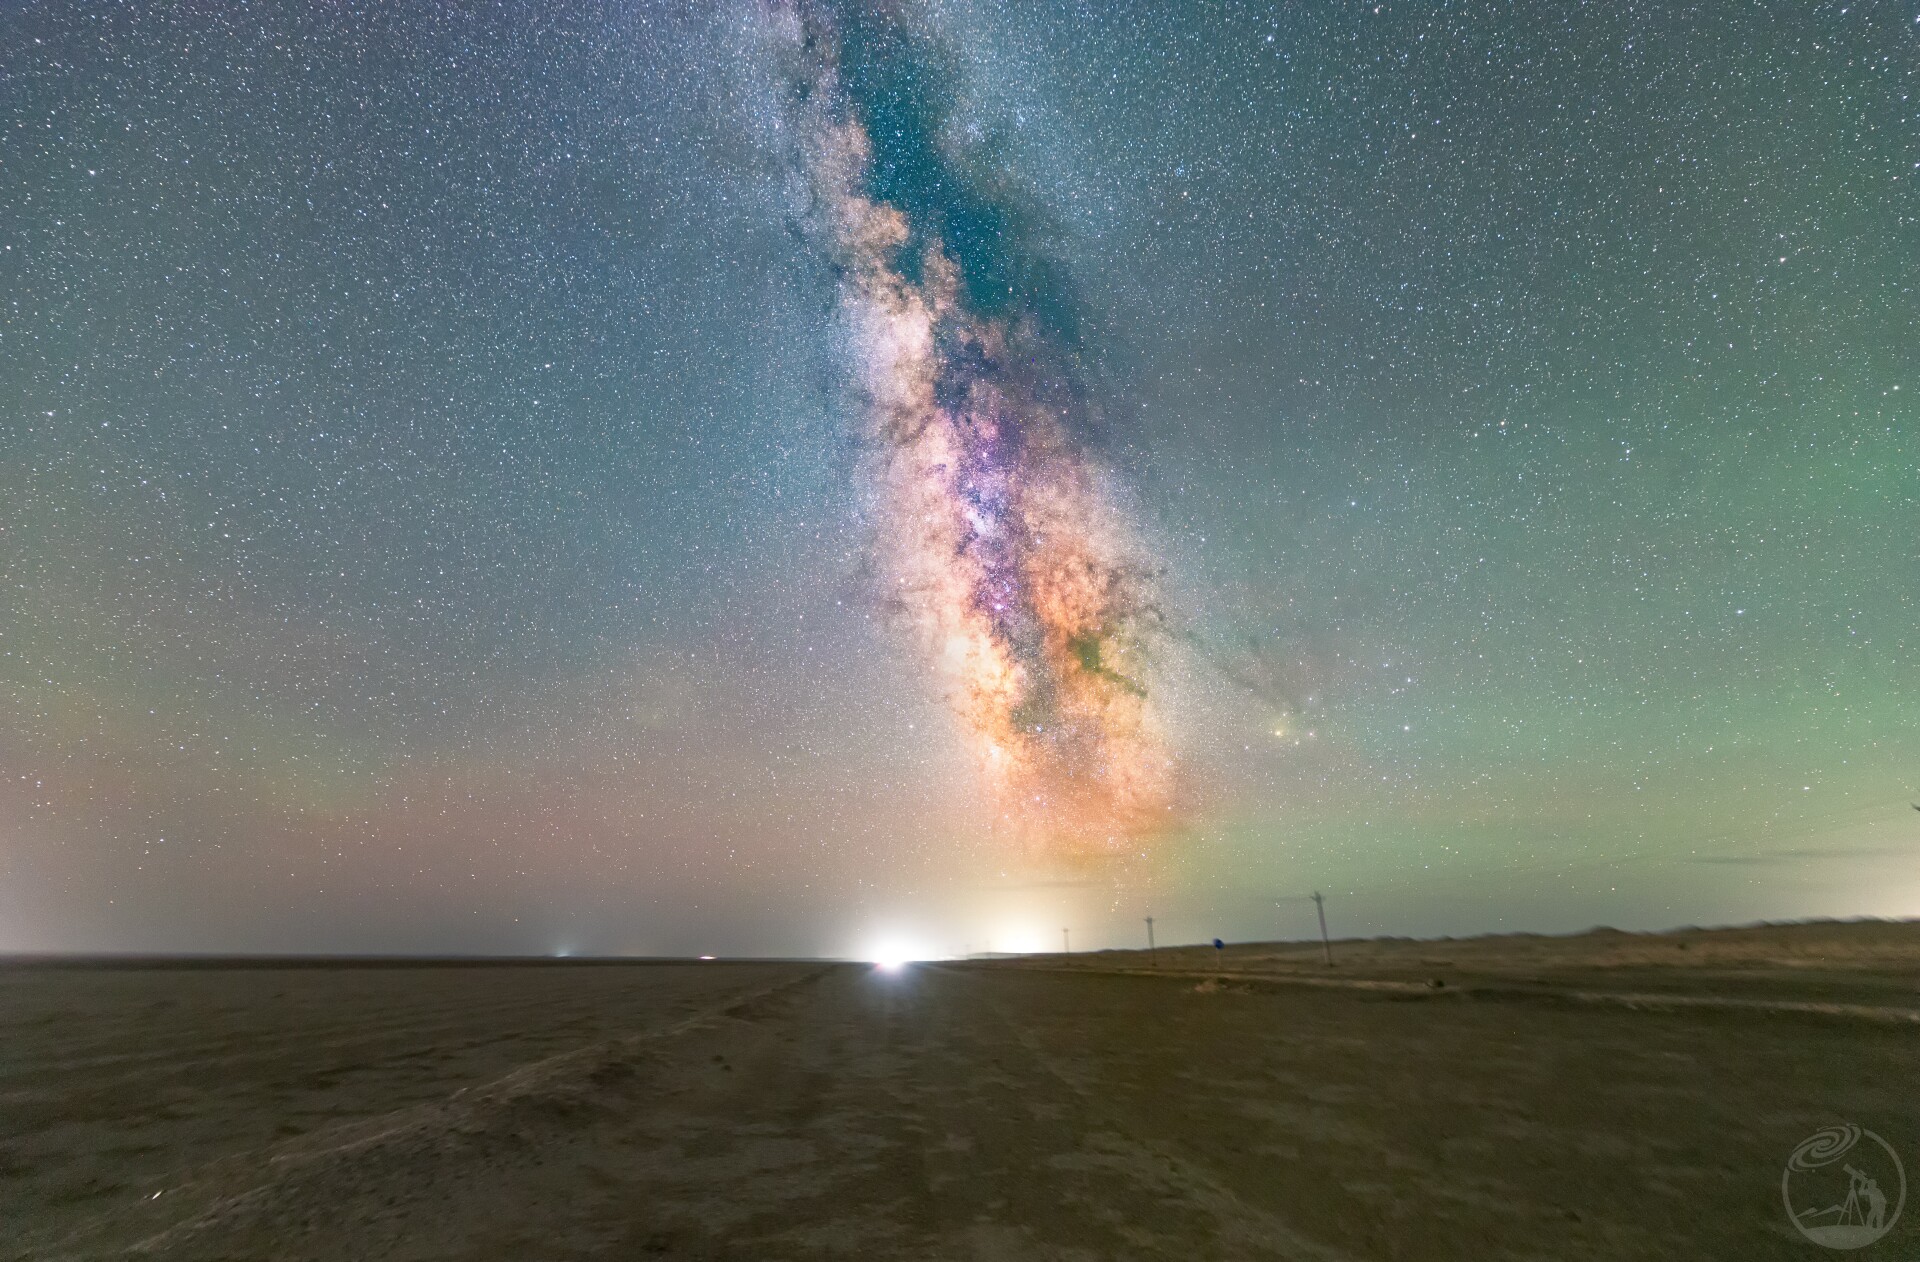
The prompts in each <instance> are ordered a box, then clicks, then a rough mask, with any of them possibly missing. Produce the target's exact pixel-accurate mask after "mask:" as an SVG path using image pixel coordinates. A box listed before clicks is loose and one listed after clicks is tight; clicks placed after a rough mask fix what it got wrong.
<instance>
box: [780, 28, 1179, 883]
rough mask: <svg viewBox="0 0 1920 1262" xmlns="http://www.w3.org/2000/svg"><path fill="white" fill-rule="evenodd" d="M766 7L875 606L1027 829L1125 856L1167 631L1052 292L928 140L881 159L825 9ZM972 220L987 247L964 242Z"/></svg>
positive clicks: (918, 128)
mask: <svg viewBox="0 0 1920 1262" xmlns="http://www.w3.org/2000/svg"><path fill="white" fill-rule="evenodd" d="M772 17H773V20H774V23H775V25H776V26H777V27H778V28H779V30H780V32H781V41H782V43H783V44H784V46H785V48H784V51H785V52H786V53H787V58H786V60H787V61H788V65H789V68H790V76H791V77H790V83H789V92H790V102H791V119H792V122H793V125H794V131H795V133H796V135H795V141H796V148H797V151H798V163H799V165H800V167H801V168H802V170H803V172H804V178H805V182H806V186H807V190H808V192H807V199H808V202H809V210H808V212H807V214H806V216H805V218H806V221H807V225H808V228H809V230H810V232H811V234H812V235H813V236H814V238H815V239H816V240H817V241H818V243H819V244H820V246H821V247H822V248H823V249H824V250H825V251H826V252H827V253H828V254H829V255H830V257H831V258H832V259H833V261H834V264H835V266H836V268H837V269H838V272H839V283H838V315H839V318H840V320H841V321H842V323H843V331H844V343H845V346H846V358H847V362H848V364H849V368H850V377H851V379H852V380H851V383H850V384H851V386H852V392H853V394H854V396H855V398H856V400H857V403H856V407H857V410H858V412H859V413H860V420H859V424H860V427H861V435H860V437H861V439H862V440H863V447H864V451H865V457H864V459H863V460H862V462H861V475H860V476H861V478H862V480H863V482H864V484H865V489H866V490H867V491H868V492H869V493H870V495H871V501H872V513H873V526H874V529H873V538H872V549H873V556H874V559H875V561H876V563H877V564H876V566H875V571H876V579H877V581H876V584H875V588H876V596H877V598H878V600H879V601H880V602H881V604H882V605H883V606H884V607H885V608H886V609H887V610H888V612H889V613H890V614H891V615H892V616H893V618H894V620H895V621H896V622H897V623H898V625H899V626H900V627H901V628H902V629H903V630H904V632H905V633H906V636H907V638H908V639H909V640H910V641H911V642H912V645H913V647H914V649H915V650H916V652H917V654H918V656H919V657H920V659H921V660H922V662H923V663H924V664H925V666H926V668H927V669H928V670H929V671H930V672H931V673H932V674H933V676H934V678H935V679H936V680H937V681H938V686H939V687H940V688H941V689H942V691H943V693H944V695H945V696H946V698H947V700H948V702H949V703H950V705H951V708H952V711H953V714H954V716H955V717H956V718H957V719H958V721H959V724H960V726H961V729H962V730H963V732H964V734H965V736H966V738H967V741H968V743H969V745H970V746H971V748H972V749H973V751H974V753H975V754H976V756H977V760H978V763H979V767H980V770H981V774H982V775H983V777H984V779H985V781H986V783H987V784H989V785H990V786H991V789H992V791H993V793H994V795H995V801H996V804H997V806H998V808H999V810H1000V812H1001V816H1002V818H1003V820H1004V821H1005V822H1006V823H1007V824H1008V825H1009V828H1010V831H1011V832H1012V834H1013V835H1015V836H1017V837H1018V838H1020V839H1021V840H1022V842H1024V843H1026V844H1029V845H1032V846H1035V847H1037V848H1039V849H1040V850H1041V851H1042V852H1043V853H1046V854H1050V855H1052V856H1055V857H1064V858H1087V857H1092V856H1097V855H1101V854H1111V853H1117V852H1122V851H1126V852H1131V851H1133V850H1134V849H1136V848H1137V845H1138V843H1139V842H1140V841H1141V840H1142V839H1143V838H1145V837H1148V836H1151V835H1152V834H1154V833H1156V832H1157V831H1159V830H1162V829H1164V828H1165V827H1166V826H1167V825H1168V823H1169V821H1170V812H1171V810H1172V792H1173V780H1174V762H1173V758H1172V755H1171V753H1170V751H1169V747H1168V742H1167V740H1166V737H1165V734H1164V732H1163V730H1162V725H1161V723H1160V721H1159V718H1158V716H1157V715H1156V713H1155V707H1154V704H1153V691H1152V688H1151V686H1150V681H1151V676H1152V662H1151V659H1152V650H1153V648H1154V645H1155V641H1156V639H1158V638H1159V637H1160V636H1161V635H1162V634H1163V631H1164V626H1163V619H1162V614H1161V607H1160V604H1159V602H1158V600H1157V599H1156V595H1155V577H1154V567H1153V564H1152V562H1151V560H1150V558H1149V557H1148V556H1147V554H1146V552H1145V551H1144V550H1143V548H1142V547H1141V545H1140V542H1139V541H1138V539H1137V538H1136V537H1135V535H1134V533H1133V532H1132V531H1131V530H1130V529H1129V525H1128V523H1127V521H1126V520H1125V518H1124V514H1123V513H1122V512H1121V511H1120V510H1119V509H1118V508H1117V506H1116V505H1115V503H1114V502H1113V498H1112V496H1110V495H1109V494H1107V493H1105V492H1104V491H1103V484H1104V483H1106V482H1107V481H1108V480H1109V477H1110V475H1109V474H1108V472H1107V471H1106V470H1105V469H1103V468H1102V466H1101V464H1100V462H1099V461H1098V460H1097V459H1096V458H1095V456H1094V455H1093V454H1092V453H1091V452H1090V450H1089V447H1088V445H1087V443H1086V442H1085V441H1084V438H1083V434H1084V431H1085V429H1086V416H1085V411H1086V405H1085V402H1084V397H1083V395H1082V393H1081V391H1079V390H1078V389H1076V386H1075V383H1074V381H1073V374H1072V363H1071V355H1070V353H1069V352H1068V351H1067V350H1066V349H1065V348H1064V347H1063V346H1062V344H1061V343H1062V340H1063V338H1062V335H1061V333H1060V332H1059V330H1058V329H1057V328H1055V327H1050V323H1049V320H1050V313H1049V312H1048V311H1047V309H1046V308H1047V306H1048V301H1047V300H1049V299H1051V298H1053V297H1055V295H1052V294H1049V293H1047V292H1045V288H1044V285H1042V286H1037V287H1032V288H1031V289H1030V292H1027V293H1022V287H1021V286H1020V285H1018V284H1011V285H1007V286H1004V288H1003V287H1002V286H1000V285H999V284H998V281H999V279H1000V277H999V276H998V275H996V272H998V271H1000V270H1003V269H1001V268H999V267H998V266H997V265H998V264H1000V263H1001V262H1003V261H1004V252H1005V250H1006V245H1005V237H1006V235H1007V234H1006V230H1005V228H1004V227H1003V226H1002V225H1001V224H1000V223H999V222H997V220H998V219H999V218H1000V216H999V215H998V214H997V213H996V212H995V210H994V208H992V207H990V206H988V207H986V208H985V215H986V216H988V217H989V223H990V224H991V228H990V231H989V232H980V231H978V230H977V227H978V224H979V222H980V220H981V219H982V217H983V215H982V207H981V206H979V205H976V204H969V203H971V202H972V200H973V199H972V196H971V195H970V194H962V195H960V196H958V197H956V196H955V195H954V194H953V193H951V192H950V191H948V189H949V188H950V187H951V185H953V184H955V183H958V182H959V181H958V180H957V178H956V177H955V176H954V175H953V173H952V170H951V165H950V164H949V163H948V162H947V161H946V160H945V159H944V157H943V155H941V154H940V153H938V152H937V151H936V146H937V142H935V141H933V140H932V139H931V138H927V139H925V140H924V141H923V142H922V143H919V144H917V145H916V146H914V147H913V149H912V151H910V152H905V153H896V154H890V155H882V154H877V153H876V144H875V141H874V135H875V126H874V123H873V121H872V120H871V119H870V118H869V117H867V115H868V114H869V113H870V112H871V109H870V108H863V105H867V104H868V103H867V102H863V101H862V100H861V99H860V97H859V94H858V93H855V92H852V91H850V90H849V89H848V88H847V86H846V83H845V80H844V78H843V76H842V74H841V70H840V65H839V62H840V57H839V53H840V51H841V49H842V47H843V46H844V45H845V43H846V42H847V37H846V36H845V35H843V33H842V31H841V30H840V29H838V28H839V23H837V22H836V21H835V20H834V18H833V17H831V16H826V15H822V14H820V13H817V12H812V11H807V10H804V9H793V8H780V9H776V10H774V11H773V14H772ZM863 20H864V21H866V22H869V23H878V24H879V25H880V26H881V34H882V37H883V38H884V37H885V36H886V35H888V34H892V33H893V32H889V31H887V30H886V28H885V24H886V22H887V21H888V20H887V19H885V18H877V19H876V18H873V17H871V16H869V17H867V18H865V19H863ZM866 35H867V37H868V38H872V33H871V32H870V31H869V32H866ZM911 107H912V103H911V102H910V103H909V108H910V109H911ZM911 122H912V124H913V125H912V126H906V125H901V120H899V119H898V118H891V119H889V120H887V125H889V126H891V127H892V128H893V130H892V132H891V135H892V136H893V137H894V138H896V139H897V138H898V137H900V136H902V135H903V134H909V133H910V134H911V135H912V136H913V137H915V139H916V140H918V139H920V138H922V137H925V136H926V133H928V132H929V131H931V128H930V127H928V126H926V125H925V120H924V119H918V118H916V119H914V120H911ZM881 163H889V164H891V165H892V166H893V167H894V171H893V174H895V175H896V179H895V181H894V182H895V183H907V184H909V185H910V184H911V183H913V176H912V175H911V174H910V175H909V176H908V178H907V179H906V180H901V179H899V178H897V177H898V168H899V167H900V166H903V165H909V164H917V165H919V166H920V167H922V168H923V170H922V173H921V175H920V177H919V179H918V183H919V184H920V186H921V187H922V188H925V187H926V186H928V185H933V186H935V188H936V190H937V191H938V192H939V193H941V194H942V195H943V196H944V204H942V200H941V198H938V197H935V198H921V199H917V200H919V201H921V203H922V204H921V205H919V206H915V205H913V204H912V201H913V200H916V199H911V198H908V197H902V198H899V199H889V198H888V197H886V196H885V195H884V192H883V191H882V186H883V185H885V184H886V183H887V182H888V181H887V180H885V179H884V178H876V167H877V166H878V165H880V164H881ZM929 166H930V167H934V168H937V173H936V174H935V175H934V176H933V177H931V178H928V177H927V176H926V175H925V173H924V168H926V167H929ZM902 202H906V203H908V204H905V205H903V204H902ZM956 202H958V203H960V205H959V208H958V210H957V211H956V210H955V209H954V203H956ZM942 210H945V211H949V212H950V213H948V214H944V215H942V214H939V213H937V212H939V211H942ZM968 213H970V214H971V217H972V223H973V225H974V226H975V227H976V231H975V232H974V233H973V234H972V235H973V236H974V237H976V238H977V239H978V240H979V244H980V246H981V251H982V253H985V254H987V255H988V256H989V257H987V258H985V259H981V258H979V257H969V254H968V249H967V246H968V244H969V243H968V242H966V241H964V240H960V241H957V240H955V239H954V238H955V237H956V236H958V237H964V236H966V235H967V234H966V232H965V225H962V227H961V230H960V231H958V232H956V231H954V230H953V226H952V225H954V223H955V221H956V220H958V219H959V218H960V216H961V215H962V214H968ZM989 236H991V238H992V241H991V243H990V244H988V243H987V241H986V238H987V237H989ZM983 291H985V292H983Z"/></svg>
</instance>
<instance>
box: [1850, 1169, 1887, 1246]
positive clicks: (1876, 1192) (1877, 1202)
mask: <svg viewBox="0 0 1920 1262" xmlns="http://www.w3.org/2000/svg"><path fill="white" fill-rule="evenodd" d="M1846 1170H1847V1202H1846V1204H1845V1205H1843V1206H1841V1207H1840V1221H1841V1222H1843V1223H1847V1222H1854V1221H1856V1220H1857V1221H1858V1222H1859V1223H1860V1225H1861V1226H1863V1227H1871V1228H1873V1229H1874V1230H1876V1231H1877V1230H1879V1229H1880V1228H1882V1227H1884V1226H1886V1223H1887V1194H1886V1193H1885V1192H1882V1191H1881V1190H1880V1184H1879V1182H1878V1181H1877V1180H1876V1179H1874V1178H1873V1177H1872V1176H1871V1175H1869V1174H1867V1173H1866V1171H1864V1170H1861V1169H1860V1168H1858V1167H1857V1166H1848V1167H1847V1168H1846ZM1863 1202H1864V1204H1863Z"/></svg>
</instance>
